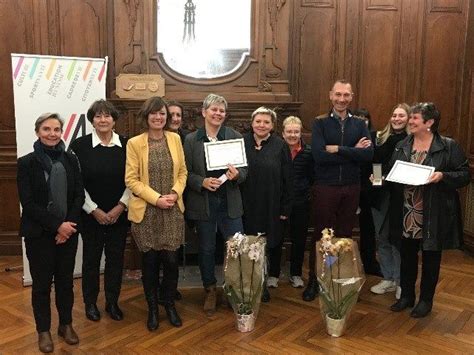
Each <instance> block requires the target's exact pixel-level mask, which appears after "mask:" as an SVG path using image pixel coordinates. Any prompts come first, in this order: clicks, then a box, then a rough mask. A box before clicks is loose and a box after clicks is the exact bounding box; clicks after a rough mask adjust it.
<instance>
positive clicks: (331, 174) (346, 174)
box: [311, 112, 374, 185]
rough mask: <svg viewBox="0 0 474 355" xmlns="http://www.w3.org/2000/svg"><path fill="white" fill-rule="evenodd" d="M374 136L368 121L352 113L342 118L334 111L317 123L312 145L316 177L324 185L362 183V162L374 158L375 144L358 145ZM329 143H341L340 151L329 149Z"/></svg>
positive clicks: (314, 127) (316, 121) (319, 119)
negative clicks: (365, 138) (371, 135)
mask: <svg viewBox="0 0 474 355" xmlns="http://www.w3.org/2000/svg"><path fill="white" fill-rule="evenodd" d="M362 137H367V139H370V134H369V130H368V129H367V126H366V124H365V122H364V121H362V120H361V119H359V118H357V117H354V116H352V115H349V116H348V117H346V119H344V120H341V119H340V118H339V117H337V116H336V115H334V113H332V112H330V113H329V114H327V115H324V116H320V117H318V118H316V120H315V121H314V122H313V131H312V143H311V148H312V151H313V158H314V179H315V183H316V184H320V185H350V184H357V183H359V182H360V164H361V163H364V162H370V161H372V156H373V153H374V152H373V147H372V146H370V147H369V148H355V145H356V144H357V142H358V141H359V140H360V139H361V138H362ZM326 145H338V146H339V151H338V152H337V153H328V152H326Z"/></svg>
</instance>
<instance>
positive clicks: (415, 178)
mask: <svg viewBox="0 0 474 355" xmlns="http://www.w3.org/2000/svg"><path fill="white" fill-rule="evenodd" d="M433 172H434V167H432V166H426V165H421V164H414V163H408V162H405V161H401V160H397V161H396V162H395V164H394V165H393V167H392V170H390V173H388V176H387V180H388V181H392V182H398V183H399V184H405V185H413V186H418V185H425V184H426V183H427V182H428V180H429V178H430V176H431V175H432V174H433Z"/></svg>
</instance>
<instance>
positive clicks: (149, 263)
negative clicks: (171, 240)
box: [142, 249, 179, 304]
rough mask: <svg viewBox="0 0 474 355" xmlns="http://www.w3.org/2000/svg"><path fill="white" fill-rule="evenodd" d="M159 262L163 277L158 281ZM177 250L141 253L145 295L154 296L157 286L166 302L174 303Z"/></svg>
mask: <svg viewBox="0 0 474 355" xmlns="http://www.w3.org/2000/svg"><path fill="white" fill-rule="evenodd" d="M160 264H161V265H163V278H162V280H161V283H160ZM178 272H179V270H178V250H174V251H170V250H159V251H157V250H153V249H152V250H149V251H147V252H145V253H142V282H143V289H144V291H145V296H146V298H147V299H148V298H149V297H156V296H157V291H158V288H160V290H159V291H160V294H162V295H163V299H164V301H165V302H166V303H168V304H173V303H174V296H175V295H176V289H177V288H178Z"/></svg>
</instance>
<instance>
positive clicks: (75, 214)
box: [17, 153, 84, 238]
mask: <svg viewBox="0 0 474 355" xmlns="http://www.w3.org/2000/svg"><path fill="white" fill-rule="evenodd" d="M64 168H65V169H66V175H67V207H68V208H67V215H66V219H65V221H68V222H74V223H77V224H78V225H79V222H80V219H81V209H82V205H83V204H84V187H83V185H82V178H81V174H80V171H79V164H78V162H77V158H76V157H75V156H74V155H73V154H71V153H65V159H64ZM17 185H18V195H19V197H20V202H21V206H22V207H23V212H22V215H21V221H20V236H21V237H25V238H39V237H41V236H43V235H48V236H51V237H52V238H54V237H55V236H56V232H57V230H58V228H59V226H60V225H61V223H63V222H64V221H62V220H61V219H60V218H58V217H56V216H55V215H53V214H51V213H50V212H48V211H47V206H48V201H49V197H48V186H47V184H46V177H45V174H44V170H43V168H42V167H41V164H40V162H39V160H38V158H37V157H36V155H35V154H34V153H30V154H28V155H25V156H23V157H21V158H19V159H18V173H17ZM53 188H54V187H53Z"/></svg>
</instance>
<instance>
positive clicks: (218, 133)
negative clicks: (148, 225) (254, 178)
mask: <svg viewBox="0 0 474 355" xmlns="http://www.w3.org/2000/svg"><path fill="white" fill-rule="evenodd" d="M226 110H227V101H226V100H225V99H224V98H223V97H222V96H219V95H215V94H209V95H208V96H207V97H206V98H205V99H204V102H203V104H202V115H203V117H204V127H201V128H199V129H198V130H197V131H194V132H192V133H190V134H188V135H187V136H186V140H185V142H184V153H185V156H186V165H187V168H188V181H187V189H186V217H187V218H188V219H190V220H193V221H195V223H196V229H197V233H198V237H199V269H200V271H201V278H202V283H203V286H204V289H205V291H206V298H205V301H204V312H205V313H206V314H207V315H208V316H211V315H212V314H214V313H215V311H216V301H217V297H216V283H217V280H216V276H215V251H216V231H217V229H219V231H220V232H221V234H222V236H223V237H224V238H225V239H228V238H229V237H230V236H232V235H234V234H235V233H237V232H242V231H243V226H242V214H243V208H242V199H241V195H240V188H239V185H240V184H241V183H242V182H243V181H244V180H245V178H246V176H247V168H245V167H241V168H235V167H234V166H232V165H230V164H229V165H227V166H226V167H225V168H224V169H222V168H221V169H217V170H214V169H213V168H212V169H211V168H209V169H208V165H210V164H209V163H210V162H209V161H208V162H207V163H208V164H207V165H206V156H205V152H204V144H205V143H212V142H214V143H216V142H221V141H226V140H230V139H237V138H242V136H241V134H240V133H238V132H236V131H235V130H233V129H232V128H229V127H225V126H224V125H223V124H224V121H225V116H226ZM207 158H209V157H207Z"/></svg>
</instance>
